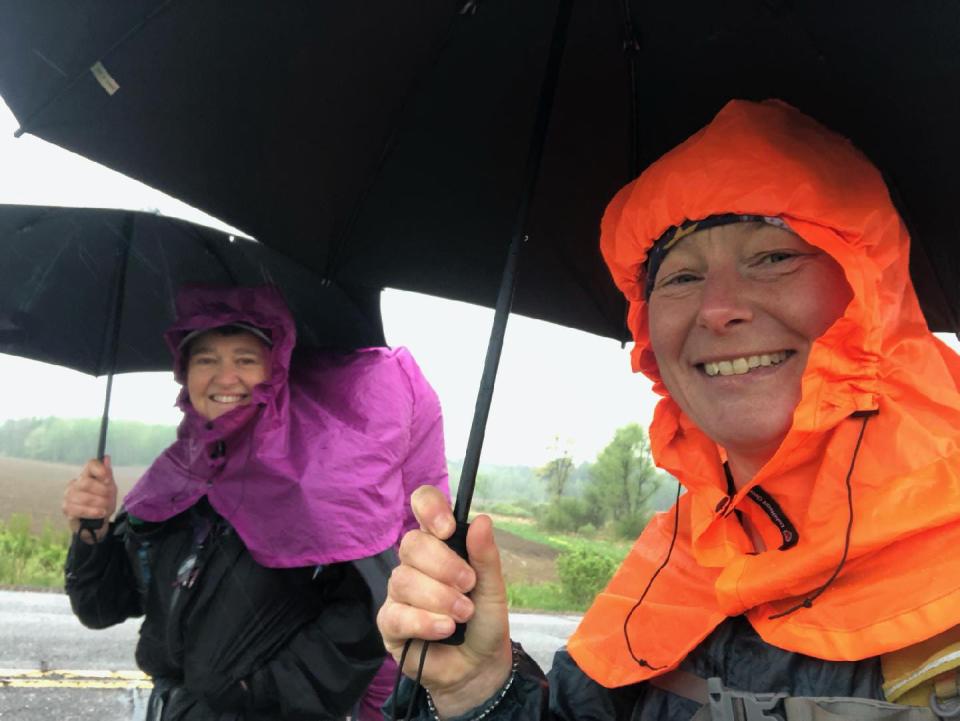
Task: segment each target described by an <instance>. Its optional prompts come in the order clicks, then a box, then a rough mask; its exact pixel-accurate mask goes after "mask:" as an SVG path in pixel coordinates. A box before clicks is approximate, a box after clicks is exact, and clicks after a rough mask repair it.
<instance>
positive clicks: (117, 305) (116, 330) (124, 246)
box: [78, 213, 135, 542]
mask: <svg viewBox="0 0 960 721" xmlns="http://www.w3.org/2000/svg"><path fill="white" fill-rule="evenodd" d="M134 223H135V216H134V214H133V213H128V214H127V217H126V218H125V219H124V223H123V231H122V233H121V236H120V241H119V243H118V245H117V263H116V270H115V272H114V284H113V297H112V298H111V305H112V307H113V313H112V317H111V319H110V331H111V332H110V333H109V335H108V336H107V337H108V339H109V343H110V345H109V347H108V348H107V349H106V353H107V363H106V367H107V390H106V393H105V394H104V398H103V416H102V417H101V418H100V438H99V440H98V441H97V460H99V461H103V457H104V455H105V454H106V451H107V428H108V427H109V424H110V396H111V395H112V394H113V375H114V373H116V371H117V349H118V347H119V344H120V320H121V318H122V317H123V297H124V289H125V287H126V280H127V262H128V260H129V257H130V245H131V243H132V242H133V234H134ZM101 528H103V519H102V518H81V519H80V529H79V530H78V534H80V535H82V534H83V533H84V532H87V533H89V534H90V536H91V538H93V540H94V542H96V540H97V531H99V530H100V529H101Z"/></svg>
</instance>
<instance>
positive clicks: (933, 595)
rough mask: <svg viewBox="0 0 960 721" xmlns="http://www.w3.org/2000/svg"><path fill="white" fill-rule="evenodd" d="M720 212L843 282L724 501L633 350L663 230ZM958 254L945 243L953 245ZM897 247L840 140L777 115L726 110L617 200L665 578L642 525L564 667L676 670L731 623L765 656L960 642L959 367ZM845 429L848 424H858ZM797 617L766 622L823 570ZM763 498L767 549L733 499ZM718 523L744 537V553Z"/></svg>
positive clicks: (643, 334)
mask: <svg viewBox="0 0 960 721" xmlns="http://www.w3.org/2000/svg"><path fill="white" fill-rule="evenodd" d="M719 213H742V214H755V215H767V216H780V217H781V218H783V219H784V220H785V221H786V222H787V223H788V225H789V226H790V227H791V228H792V229H793V230H794V231H795V232H796V233H798V234H799V235H800V236H801V237H803V238H804V239H805V240H806V241H807V242H808V243H811V244H812V245H816V246H818V247H820V248H822V249H823V250H824V251H826V252H827V253H829V254H830V255H831V256H833V257H834V258H835V259H836V260H837V261H838V262H839V263H840V265H841V266H842V267H843V269H844V272H845V273H846V277H847V281H848V282H849V284H850V286H851V288H852V289H853V294H854V297H853V300H852V302H851V303H850V305H849V306H848V308H847V309H846V311H845V313H844V315H843V316H842V317H841V318H839V319H838V320H837V321H836V322H835V323H834V325H833V326H832V327H831V328H830V329H828V330H827V331H826V333H825V334H824V335H823V336H822V337H821V338H820V339H819V340H818V341H816V343H814V345H813V348H812V349H811V352H810V356H809V361H808V365H807V368H806V371H805V372H804V376H803V380H802V398H801V401H800V403H799V405H798V406H797V409H796V412H795V414H794V420H793V425H792V428H791V430H790V431H789V433H788V434H787V436H786V438H785V439H784V441H783V443H782V445H781V446H780V448H779V450H778V451H777V453H776V454H775V455H774V457H773V458H772V459H771V460H770V461H769V462H768V463H767V464H766V465H765V466H764V467H763V468H762V469H761V470H760V472H759V473H758V474H757V476H756V477H755V478H754V479H753V480H752V481H751V482H750V483H749V484H747V485H746V486H744V487H743V488H741V489H740V490H739V492H737V494H736V495H735V496H733V497H732V498H730V499H728V498H727V483H726V480H725V476H724V473H723V468H722V461H721V455H720V451H719V449H718V448H717V446H716V444H714V443H713V442H712V441H711V440H710V439H709V438H707V437H706V436H705V435H704V434H703V432H702V431H700V430H699V429H698V428H697V427H696V426H694V425H693V423H692V422H691V421H690V420H689V419H688V418H687V417H686V416H685V415H684V414H683V413H682V412H681V410H680V408H679V407H678V406H677V404H676V403H675V402H674V401H673V400H672V399H671V398H670V396H669V395H668V394H667V391H666V389H665V388H664V386H663V384H662V383H661V382H660V379H659V376H658V371H657V364H656V360H655V358H654V356H653V353H652V351H651V349H650V343H649V338H648V335H647V310H646V304H645V303H644V301H643V262H644V259H645V256H646V253H647V251H648V249H649V248H650V246H651V245H652V243H653V241H654V240H655V239H656V238H658V237H659V236H660V235H661V234H662V233H663V232H664V231H665V230H667V229H668V228H669V227H671V226H674V225H678V224H680V223H682V222H683V221H685V220H696V219H700V218H705V217H708V216H710V215H714V214H719ZM958 242H960V239H958ZM909 243H910V240H909V236H908V234H907V230H906V228H905V226H904V224H903V222H902V221H901V219H900V217H899V215H898V214H897V212H896V210H895V209H894V207H893V204H892V203H891V200H890V197H889V194H888V192H887V188H886V186H885V185H884V183H883V180H882V179H881V177H880V173H879V172H878V171H877V170H876V168H874V167H873V166H872V165H871V164H870V163H869V162H868V161H867V160H866V159H865V158H864V156H863V155H861V154H860V153H859V152H858V151H857V150H856V149H855V148H854V147H853V146H852V145H851V144H850V143H849V142H848V141H846V140H844V139H842V138H840V137H839V136H837V135H836V134H834V133H832V132H830V131H828V130H826V129H825V128H823V127H822V126H820V125H818V124H817V123H816V122H815V121H813V120H811V119H810V118H808V117H806V116H804V115H803V114H801V113H799V112H798V111H796V110H795V109H793V108H791V107H789V106H788V105H786V104H784V103H781V102H778V101H767V102H764V103H750V102H744V101H733V102H730V103H729V104H727V106H726V107H724V108H723V110H721V111H720V113H719V114H718V115H717V116H716V118H714V120H713V121H712V122H711V123H710V124H709V125H708V126H707V127H706V128H704V129H703V130H701V131H700V132H699V133H697V134H696V135H694V136H693V137H691V138H690V139H688V140H687V141H686V142H684V143H683V144H681V145H680V146H678V147H677V148H675V149H674V150H672V151H671V152H669V153H668V154H667V155H665V156H664V157H662V158H661V159H660V160H658V161H657V162H656V163H654V164H653V165H651V166H650V167H649V168H648V169H647V170H646V171H645V172H644V173H643V175H641V176H640V177H639V178H638V179H637V180H635V181H634V182H632V183H631V184H629V185H628V186H627V187H625V188H624V189H623V190H621V191H620V192H619V193H618V194H617V196H616V197H615V198H614V199H613V201H612V202H611V203H610V205H609V206H608V208H607V212H606V214H605V216H604V218H603V223H602V236H601V249H602V251H603V255H604V258H605V259H606V262H607V264H608V266H609V267H610V271H611V273H612V274H613V278H614V280H615V282H616V283H617V285H618V286H619V288H620V289H621V291H623V293H624V295H625V296H626V297H627V300H628V301H629V303H630V315H629V322H630V327H631V329H632V332H633V335H634V339H635V341H636V346H635V348H634V352H633V365H634V370H639V371H642V372H643V373H644V374H646V375H647V376H649V377H650V378H652V379H653V380H654V382H655V386H654V388H655V390H656V391H657V392H658V393H660V394H661V395H663V396H664V397H663V398H662V399H661V401H660V403H659V405H658V406H657V410H656V413H655V416H654V420H653V424H652V425H651V428H650V440H651V447H652V450H653V455H654V459H655V460H656V462H657V464H658V465H659V466H660V467H662V468H664V469H665V470H667V471H668V472H670V473H672V474H673V475H674V476H676V477H677V478H679V479H680V481H681V483H682V484H683V485H684V486H685V487H686V489H687V491H688V492H687V493H686V494H684V495H683V496H682V497H681V500H680V503H679V509H678V510H679V513H678V517H679V524H678V529H677V538H676V543H675V547H674V549H673V552H672V554H671V556H670V560H669V563H667V565H666V566H665V568H664V569H663V571H662V572H661V573H660V575H659V576H658V577H657V578H656V580H655V581H654V582H653V584H652V585H651V586H650V590H649V592H648V593H647V595H646V597H645V598H644V600H643V603H642V604H641V605H640V606H639V608H638V609H637V610H636V612H635V613H634V614H633V616H632V617H631V619H630V623H629V625H628V632H629V637H630V641H631V644H632V647H633V651H634V653H635V654H636V656H637V657H638V658H641V659H643V660H645V661H646V662H647V664H648V666H642V665H640V664H638V663H637V661H636V660H634V658H633V657H632V656H631V654H630V652H629V650H628V648H627V644H626V642H625V639H624V620H625V619H626V617H627V615H628V613H629V612H630V610H631V608H632V607H633V606H634V605H635V604H636V602H637V600H638V599H639V597H640V594H641V593H642V592H643V590H644V588H645V587H646V586H647V584H648V582H649V581H650V578H651V577H652V576H653V574H654V573H655V572H656V570H657V569H658V568H659V567H660V565H661V564H662V563H663V562H664V559H665V558H666V557H667V551H668V548H669V545H670V540H671V537H672V535H673V533H674V510H671V511H669V512H667V513H662V514H659V515H658V516H657V517H655V518H654V519H653V521H652V522H651V523H650V525H649V526H648V527H647V529H646V530H645V531H644V532H643V534H642V535H641V536H640V538H639V539H638V541H637V543H636V544H635V545H634V547H633V550H632V551H631V552H630V555H629V556H628V557H627V559H626V560H625V561H624V563H623V565H622V566H621V568H620V570H619V571H618V572H617V573H616V575H615V576H614V578H613V579H612V580H611V582H610V584H609V586H608V587H607V588H606V590H605V591H604V592H603V593H602V594H600V596H598V597H597V599H596V601H595V602H594V604H593V606H592V607H591V608H590V610H589V611H588V612H587V615H586V616H585V617H584V619H583V622H582V623H581V625H580V627H579V628H578V629H577V631H576V633H575V634H574V635H573V637H572V638H571V639H570V642H569V651H570V653H571V654H572V656H573V657H574V659H575V660H576V662H577V664H578V665H579V666H580V667H581V668H582V669H583V670H584V671H585V672H586V673H587V674H588V675H589V676H590V677H592V678H593V679H595V680H596V681H598V682H599V683H601V684H603V685H604V686H608V687H615V686H623V685H626V684H631V683H636V682H638V681H643V680H645V679H648V678H651V677H653V676H656V675H659V674H661V673H664V672H666V671H667V670H669V669H671V668H674V667H676V666H677V664H679V663H680V661H681V660H682V659H683V658H684V657H685V656H686V655H687V654H688V653H689V652H690V651H692V650H693V649H694V648H695V647H696V646H697V645H698V644H699V643H700V642H701V641H702V640H703V639H704V638H705V637H706V636H707V635H708V634H709V633H710V632H711V631H712V630H713V629H714V628H715V627H716V626H717V624H719V623H720V622H721V621H722V620H723V619H724V618H726V617H728V616H735V615H739V614H746V615H747V617H748V618H749V620H750V622H751V623H752V624H753V626H754V628H756V630H757V632H758V633H759V634H760V636H761V637H762V638H763V639H764V640H765V641H767V642H768V643H770V644H772V645H774V646H777V647H779V648H783V649H786V650H789V651H795V652H799V653H803V654H807V655H809V656H814V657H818V658H823V659H831V660H857V659H862V658H867V657H870V656H876V655H878V654H881V653H884V652H887V651H891V650H894V649H897V648H901V647H903V646H907V645H910V644H913V643H917V642H919V641H921V640H923V639H926V638H928V637H930V636H933V635H934V634H937V633H940V632H942V631H944V630H945V629H947V628H950V627H952V626H954V625H957V624H960V553H958V551H957V549H960V443H958V441H960V392H958V387H960V359H958V357H957V355H956V354H955V353H953V351H951V350H950V349H949V348H947V347H946V346H945V345H944V344H943V343H941V342H940V341H939V340H937V339H936V338H935V337H934V336H933V335H932V334H931V333H930V332H929V331H928V330H927V326H926V323H925V321H924V319H923V316H922V314H921V312H920V306H919V303H918V302H917V297H916V293H915V292H914V289H913V285H912V283H911V281H910V277H909V273H908V268H907V261H908V256H909ZM858 412H861V413H859V414H858V416H856V417H854V416H853V414H855V413H858ZM862 412H876V413H875V415H872V416H871V417H870V419H869V422H867V424H866V426H865V431H864V436H863V441H862V445H861V447H860V450H859V452H858V454H857V456H856V465H855V468H854V471H853V473H852V475H851V478H850V489H851V498H852V508H853V523H852V531H851V537H850V545H849V552H848V555H847V559H846V562H845V563H844V564H843V565H842V568H841V569H840V572H839V575H837V577H836V578H835V579H834V580H833V581H832V582H831V583H830V584H829V585H828V586H827V588H826V590H825V591H824V592H823V593H822V595H820V596H818V597H817V598H816V599H815V600H814V601H813V603H812V604H810V605H809V606H808V607H801V608H799V609H797V610H795V611H793V612H792V613H789V614H787V615H784V616H782V617H780V618H776V619H771V618H770V617H771V616H775V615H776V614H779V613H783V612H784V611H787V610H788V609H791V608H792V607H794V606H796V605H797V604H798V603H802V602H803V600H804V598H806V597H809V596H810V595H811V594H813V593H815V592H816V590H817V589H818V588H820V587H821V586H823V585H824V584H825V583H826V582H827V581H828V579H829V578H830V577H831V575H832V574H833V573H834V571H835V570H836V569H837V567H838V565H839V563H840V559H841V556H842V554H843V549H844V538H845V534H846V531H847V524H848V519H849V505H848V499H847V485H846V476H847V473H848V471H849V469H850V465H851V461H852V459H853V454H854V448H855V447H856V444H857V437H858V435H859V433H860V430H861V427H862V425H863V423H864V420H863V419H862V417H861V416H862V415H863V413H862ZM757 485H761V486H762V488H763V490H764V491H766V492H767V493H768V494H769V495H770V496H772V497H773V498H774V499H775V500H776V501H777V503H779V506H780V508H781V509H782V510H783V512H784V513H785V514H786V515H787V517H788V518H789V519H790V520H791V521H792V523H793V524H794V526H795V527H796V530H797V532H798V534H799V542H798V543H797V544H796V545H795V546H793V547H792V548H789V549H786V550H776V549H777V548H778V546H779V545H780V533H779V531H778V529H777V528H776V527H775V526H774V525H773V523H772V521H771V520H770V518H769V516H768V515H767V514H766V513H764V512H763V510H762V509H761V508H760V507H759V506H758V505H757V504H756V503H754V501H753V500H751V498H750V497H749V496H748V495H747V494H748V493H749V492H750V490H751V489H752V488H753V487H754V486H757ZM734 509H737V510H739V511H740V512H741V513H743V514H745V515H746V516H748V517H749V518H750V520H751V521H752V522H753V525H754V526H756V527H757V528H758V529H759V532H760V533H761V535H763V537H764V540H765V541H766V546H767V548H770V549H775V550H769V551H765V552H763V553H759V554H754V553H753V546H752V544H751V543H750V541H749V540H748V538H747V536H746V535H745V533H744V531H743V529H742V526H741V524H740V523H739V521H738V520H737V516H736V514H734V513H732V511H733V510H734Z"/></svg>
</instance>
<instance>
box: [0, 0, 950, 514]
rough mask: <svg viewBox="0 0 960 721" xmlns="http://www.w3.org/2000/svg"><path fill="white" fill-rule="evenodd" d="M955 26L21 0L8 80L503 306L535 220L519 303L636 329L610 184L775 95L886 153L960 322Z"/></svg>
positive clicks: (171, 177)
mask: <svg viewBox="0 0 960 721" xmlns="http://www.w3.org/2000/svg"><path fill="white" fill-rule="evenodd" d="M958 36H960V7H958V6H956V5H955V4H951V3H943V2H941V3H936V4H933V3H912V4H904V3H898V2H892V1H890V0H880V1H877V0H871V1H870V2H867V1H866V0H851V1H850V2H844V3H835V2H829V3H828V2H824V1H823V0H819V1H814V2H808V3H794V2H789V1H788V0H742V1H741V2H738V3H734V4H729V3H716V2H705V1H704V0H676V1H675V2H670V3H640V2H638V1H637V0H592V1H587V0H581V1H580V2H577V3H573V2H572V0H529V1H527V2H521V3H517V2H508V1H507V0H424V1H423V2H418V3H394V2H386V0H379V1H376V0H372V1H371V2H366V3H359V4H358V3H311V2H288V3H283V4H281V5H279V6H278V5H276V4H273V3H266V2H262V1H261V2H254V1H253V0H204V1H203V2H183V1H182V0H179V1H178V0H130V2H127V3H124V4H123V5H122V7H120V8H117V7H115V4H108V3H106V2H105V0H75V1H74V2H69V3H60V4H58V5H57V6H56V7H55V9H51V7H50V6H49V5H46V4H37V3H9V4H7V5H5V6H3V7H0V94H2V95H3V97H4V98H5V100H6V101H7V102H8V103H9V104H10V106H11V108H12V109H13V111H14V113H15V114H16V116H17V117H18V119H19V121H20V123H21V125H22V130H23V131H25V132H30V133H34V134H36V135H39V136H41V137H43V138H46V139H48V140H51V141H53V142H55V143H58V144H60V145H63V146H65V147H68V148H70V149H72V150H75V151H77V152H80V153H82V154H84V155H86V156H88V157H91V158H93V159H95V160H97V161H99V162H102V163H105V164H107V165H109V166H110V167H113V168H115V169H117V170H120V171H121V172H125V173H127V174H129V175H132V176H134V177H136V178H138V179H140V180H143V181H144V182H146V183H148V184H150V185H152V186H155V187H157V188H160V189H162V190H164V191H166V192H168V193H170V194H172V195H174V196H176V197H179V198H182V199H185V200H187V201H189V202H190V203H191V204H193V205H195V206H197V207H200V208H202V209H204V210H205V211H207V212H209V213H212V214H213V215H215V216H217V217H220V218H223V219H224V220H226V221H227V222H229V223H231V224H232V225H234V226H236V227H239V228H242V229H244V231H245V232H248V233H251V234H252V235H253V236H254V237H256V238H258V239H259V240H261V241H262V242H264V243H266V244H268V245H271V246H274V247H278V248H281V249H283V250H284V252H286V253H287V254H288V255H290V257H292V258H294V259H296V260H298V261H300V262H302V263H304V264H305V265H307V266H310V267H312V268H314V269H316V270H317V271H319V272H320V273H321V274H322V275H323V276H324V277H325V278H328V279H333V280H336V281H341V282H343V281H351V282H364V283H371V284H374V285H378V286H391V287H398V288H404V289H409V290H416V291H421V292H427V293H433V294H436V295H442V296H445V297H450V298H456V299H460V300H466V301H472V302H479V303H484V304H487V305H491V304H493V302H494V298H495V297H496V296H497V292H498V288H499V287H500V275H501V269H502V268H503V263H504V258H505V257H506V256H507V246H508V240H509V239H510V237H511V234H513V236H514V237H515V238H516V241H517V242H519V241H520V239H522V238H525V237H529V242H527V243H526V244H525V247H524V249H523V253H522V257H521V260H520V276H521V282H520V283H519V285H518V287H517V289H516V297H515V303H514V308H515V309H516V310H517V311H518V312H521V313H524V314H527V315H530V316H533V317H537V318H541V319H545V320H550V321H554V322H559V323H563V324H566V325H570V326H573V327H577V328H581V329H584V330H588V331H591V332H594V333H599V334H603V335H608V336H611V337H614V338H618V339H623V338H625V335H626V334H625V330H624V327H623V314H624V307H623V304H622V302H621V300H620V299H619V298H618V296H617V293H616V291H615V290H614V288H613V286H612V284H611V282H610V280H609V278H608V276H607V273H606V271H605V269H604V268H603V266H602V263H601V260H600V258H599V254H598V252H597V236H598V230H597V228H598V223H599V218H600V214H601V212H602V208H603V206H604V204H605V202H606V201H607V200H608V199H609V198H610V197H611V196H612V194H613V192H614V191H615V190H616V189H617V188H619V187H620V186H621V185H622V184H623V183H625V182H626V181H627V180H629V179H630V178H631V177H633V176H634V175H636V174H637V172H638V171H639V170H640V169H642V168H643V167H644V166H645V165H646V164H648V163H649V162H650V161H652V160H653V159H655V158H656V157H658V156H659V155H660V154H661V153H662V152H664V151H665V150H667V149H668V148H670V147H672V146H673V145H675V144H676V143H677V142H679V141H680V140H682V139H683V138H684V137H686V136H687V135H689V134H690V133H691V132H693V131H695V130H696V129H698V128H699V127H701V126H702V125H704V124H705V123H706V122H707V121H708V120H709V119H710V117H712V115H713V114H714V113H715V112H716V111H717V110H719V108H720V107H721V106H722V105H723V104H724V103H725V102H726V101H727V100H728V99H730V98H732V97H744V98H755V99H760V98H766V97H780V98H782V99H784V100H786V101H788V102H791V103H793V104H794V105H796V106H798V107H799V108H801V109H802V110H804V111H805V112H807V113H809V114H811V115H813V116H814V117H816V118H818V119H819V120H821V121H822V122H824V123H825V124H827V125H828V126H831V127H833V128H835V129H836V130H838V131H840V132H842V133H844V134H846V135H848V136H850V137H851V138H852V139H853V140H854V141H855V142H856V143H857V144H858V145H859V146H860V147H861V148H862V149H863V150H864V151H866V152H867V154H868V155H870V156H871V157H872V159H873V160H874V161H875V162H876V163H877V164H878V165H879V166H880V167H881V169H882V170H883V171H884V172H885V173H886V175H887V177H888V180H889V182H890V185H891V187H892V188H893V190H894V192H895V194H896V195H897V201H898V203H899V204H900V207H901V210H902V212H903V215H904V217H905V218H906V220H907V222H908V224H909V226H910V228H911V231H912V233H913V236H914V238H915V239H916V241H917V242H916V244H915V254H914V274H915V281H916V284H917V287H918V292H919V294H920V298H921V302H922V304H923V307H924V310H925V312H926V314H927V318H928V320H929V322H930V324H931V327H933V328H934V329H935V330H953V331H956V330H960V313H958V309H960V244H958V243H956V242H954V238H955V237H956V236H957V235H958V233H960V219H958V216H957V214H956V213H955V211H954V206H955V202H954V197H953V196H954V188H956V187H960V137H958V132H957V128H960V96H958V95H957V94H956V93H955V92H954V87H955V86H956V84H957V81H958V80H960V46H958V45H957V43H956V38H957V37H958ZM551 50H552V51H553V53H552V55H551ZM551 57H552V58H553V60H552V61H551V60H550V58H551ZM554 81H556V84H555V88H556V94H555V102H554V103H553V106H552V112H551V103H550V102H549V100H550V97H551V93H550V92H549V89H550V88H551V87H553V86H554ZM544 87H546V88H547V90H548V92H546V93H544V92H542V88H544ZM541 143H542V144H543V145H542V147H543V155H542V160H540V159H539V158H540V156H539V152H538V151H539V148H540V146H541ZM531 148H532V152H531ZM535 184H536V192H535V193H534V192H533V189H534V185H535ZM518 209H519V210H518ZM510 295H511V294H510V290H509V288H508V287H505V289H504V291H503V293H502V294H501V299H502V301H503V303H502V304H501V310H503V309H505V308H506V307H507V306H508V305H509V299H510ZM501 315H502V314H501ZM500 325H502V323H501V324H500ZM495 355H496V353H493V354H492V356H491V361H492V366H493V367H495V365H496V363H495V360H496V359H495V357H494V356H495ZM490 367H491V365H490V364H488V369H489V368H490ZM489 379H492V375H489V374H488V380H489ZM480 405H481V406H482V405H483V403H481V404H480ZM482 415H483V413H482V408H481V412H480V413H479V414H478V418H481V417H482ZM481 420H482V418H481ZM475 428H476V426H475ZM480 436H482V422H481V423H480ZM472 453H475V454H476V455H477V456H479V447H476V448H474V447H473V446H471V447H470V448H468V460H469V458H470V457H471V454H472ZM470 465H471V464H469V463H467V464H465V467H466V468H469V467H470ZM470 481H472V479H471V478H469V477H468V473H466V472H465V474H464V477H463V478H462V479H461V491H462V492H463V489H465V488H466V487H469V486H470ZM465 482H466V483H465ZM466 493H467V495H468V494H469V491H466ZM468 505H469V504H468V503H467V504H459V505H458V514H457V515H458V517H460V516H461V515H465V507H466V506H468ZM460 511H464V513H461V512H460Z"/></svg>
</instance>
